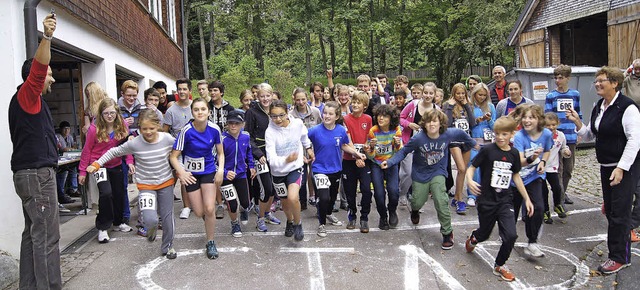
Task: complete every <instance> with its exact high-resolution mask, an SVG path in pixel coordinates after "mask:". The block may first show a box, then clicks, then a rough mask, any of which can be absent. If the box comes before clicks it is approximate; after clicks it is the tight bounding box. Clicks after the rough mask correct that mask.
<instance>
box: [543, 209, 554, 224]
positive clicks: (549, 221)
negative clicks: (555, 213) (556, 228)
mask: <svg viewBox="0 0 640 290" xmlns="http://www.w3.org/2000/svg"><path fill="white" fill-rule="evenodd" d="M542 218H543V219H544V223H545V224H548V225H550V224H553V219H552V218H551V213H549V212H548V211H545V212H544V214H542Z"/></svg>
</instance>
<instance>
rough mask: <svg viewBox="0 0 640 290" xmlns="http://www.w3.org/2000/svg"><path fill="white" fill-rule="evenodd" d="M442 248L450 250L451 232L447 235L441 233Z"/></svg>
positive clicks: (451, 244)
mask: <svg viewBox="0 0 640 290" xmlns="http://www.w3.org/2000/svg"><path fill="white" fill-rule="evenodd" d="M441 248H442V249H443V250H451V249H452V248H453V232H451V233H449V234H448V235H442V247H441Z"/></svg>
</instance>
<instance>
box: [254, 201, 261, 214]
mask: <svg viewBox="0 0 640 290" xmlns="http://www.w3.org/2000/svg"><path fill="white" fill-rule="evenodd" d="M253 212H254V213H255V214H256V215H257V216H260V206H259V205H257V204H256V205H254V206H253Z"/></svg>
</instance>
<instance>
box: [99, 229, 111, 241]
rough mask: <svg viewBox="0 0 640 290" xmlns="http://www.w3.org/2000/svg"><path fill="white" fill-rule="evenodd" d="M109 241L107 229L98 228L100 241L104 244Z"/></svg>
mask: <svg viewBox="0 0 640 290" xmlns="http://www.w3.org/2000/svg"><path fill="white" fill-rule="evenodd" d="M108 242H109V233H107V231H103V230H98V243H101V244H104V243H108Z"/></svg>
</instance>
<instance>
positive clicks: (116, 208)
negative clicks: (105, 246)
mask: <svg viewBox="0 0 640 290" xmlns="http://www.w3.org/2000/svg"><path fill="white" fill-rule="evenodd" d="M87 178H94V176H92V175H91V174H88V175H87ZM98 191H99V192H100V197H99V200H98V209H99V211H98V216H97V217H96V228H97V229H99V230H103V231H104V230H108V229H109V228H111V225H112V224H113V225H120V224H122V223H123V220H122V213H123V207H124V196H125V195H124V193H125V189H124V174H123V173H122V167H121V166H120V164H118V166H116V167H114V168H107V180H105V181H102V182H99V183H98Z"/></svg>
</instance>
